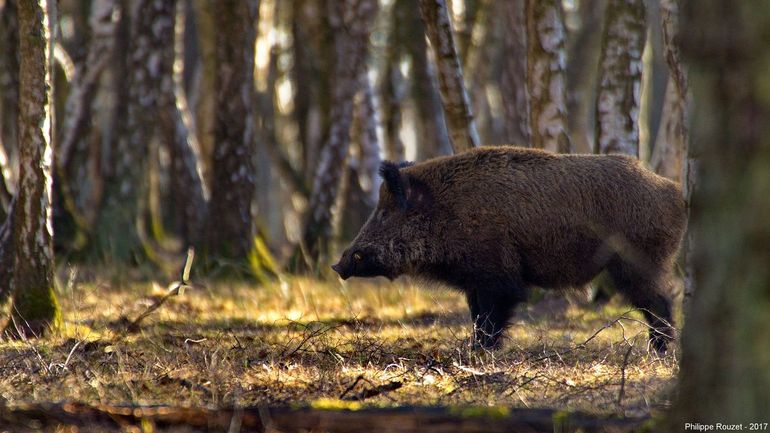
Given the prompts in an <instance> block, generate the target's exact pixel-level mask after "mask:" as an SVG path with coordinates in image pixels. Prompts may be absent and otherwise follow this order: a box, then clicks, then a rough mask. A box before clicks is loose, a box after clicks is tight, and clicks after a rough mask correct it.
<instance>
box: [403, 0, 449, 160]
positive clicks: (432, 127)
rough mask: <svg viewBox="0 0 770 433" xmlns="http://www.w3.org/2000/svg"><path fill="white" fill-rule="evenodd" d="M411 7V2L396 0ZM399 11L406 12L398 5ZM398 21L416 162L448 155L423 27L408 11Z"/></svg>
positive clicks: (439, 104) (445, 134) (441, 114)
mask: <svg viewBox="0 0 770 433" xmlns="http://www.w3.org/2000/svg"><path fill="white" fill-rule="evenodd" d="M399 3H406V4H407V5H409V6H410V7H411V6H414V4H413V2H410V1H405V0H399ZM402 9H406V7H405V6H402ZM403 15H404V16H403V20H402V21H400V22H401V23H402V24H401V26H402V27H403V31H406V32H407V33H406V34H405V35H404V41H403V43H404V44H405V45H406V50H407V53H408V54H409V57H410V59H411V60H412V67H411V78H412V83H411V90H410V93H411V96H412V99H413V101H414V105H415V108H416V109H417V116H418V119H419V120H418V121H417V122H416V123H417V160H418V161H424V160H426V159H429V158H434V157H436V156H441V155H451V154H452V145H451V143H450V142H449V131H448V130H447V125H446V122H445V121H444V111H443V108H442V107H441V95H440V94H439V91H438V83H437V79H436V73H435V70H434V68H433V67H432V65H431V63H430V62H429V61H428V44H427V43H426V41H425V24H424V23H423V22H422V20H421V19H420V16H419V15H418V14H416V13H414V10H413V9H409V10H408V11H407V12H405V13H404V14H403Z"/></svg>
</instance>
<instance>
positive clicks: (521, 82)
mask: <svg viewBox="0 0 770 433" xmlns="http://www.w3.org/2000/svg"><path fill="white" fill-rule="evenodd" d="M497 8H498V10H496V11H495V12H496V13H498V14H500V17H501V19H503V20H504V23H505V25H504V26H503V32H504V33H503V54H502V56H503V58H504V59H505V60H504V64H503V72H502V77H501V80H500V93H501V98H502V102H503V114H504V119H505V135H506V140H505V141H506V142H507V143H508V144H516V145H519V146H526V147H530V146H531V133H530V129H529V96H528V95H527V20H526V16H525V6H524V2H521V1H505V2H499V3H497Z"/></svg>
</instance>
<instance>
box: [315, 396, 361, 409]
mask: <svg viewBox="0 0 770 433" xmlns="http://www.w3.org/2000/svg"><path fill="white" fill-rule="evenodd" d="M310 407H312V408H313V409H323V410H359V409H361V408H363V405H362V404H361V403H360V402H357V401H345V400H340V399H337V398H319V399H317V400H313V401H312V402H310Z"/></svg>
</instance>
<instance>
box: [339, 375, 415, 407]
mask: <svg viewBox="0 0 770 433" xmlns="http://www.w3.org/2000/svg"><path fill="white" fill-rule="evenodd" d="M362 380H363V381H365V382H367V383H370V384H371V382H370V381H368V380H367V379H365V378H364V376H363V375H361V376H358V377H357V378H356V380H354V381H353V383H352V384H351V385H350V386H348V387H347V389H346V390H345V391H344V392H343V393H342V394H341V395H340V400H345V401H361V400H366V399H367V398H372V397H376V396H378V395H380V394H382V393H384V392H390V391H395V390H397V389H399V388H401V387H402V386H404V383H403V382H401V381H396V380H394V381H392V382H388V383H386V384H383V385H378V386H374V387H372V388H366V389H364V390H363V391H361V392H359V393H357V394H353V395H351V396H347V397H346V395H347V394H348V393H349V392H350V391H352V390H353V388H355V386H356V385H357V384H358V382H360V381H362Z"/></svg>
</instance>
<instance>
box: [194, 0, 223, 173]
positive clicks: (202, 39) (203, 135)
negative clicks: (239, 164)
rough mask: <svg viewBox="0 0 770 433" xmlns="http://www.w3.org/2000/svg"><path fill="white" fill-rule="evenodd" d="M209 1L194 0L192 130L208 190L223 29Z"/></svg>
mask: <svg viewBox="0 0 770 433" xmlns="http://www.w3.org/2000/svg"><path fill="white" fill-rule="evenodd" d="M212 3H213V2H212V1H210V0H193V4H194V9H195V23H196V30H197V31H198V47H199V48H200V69H199V72H198V73H199V74H200V76H199V79H198V88H197V89H196V104H195V126H196V128H197V131H196V134H195V135H196V136H197V137H198V142H199V144H200V147H201V156H202V158H201V160H202V161H203V179H204V181H205V183H206V185H208V186H209V187H211V186H212V185H213V181H212V167H211V164H212V156H213V153H214V129H215V127H214V122H215V121H216V118H217V113H216V94H217V93H216V89H215V81H216V79H217V62H216V58H217V57H216V56H217V52H216V50H217V46H216V43H217V33H218V32H219V31H221V30H222V29H218V28H217V27H216V22H215V17H214V16H213V15H212V12H213V7H212Z"/></svg>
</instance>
